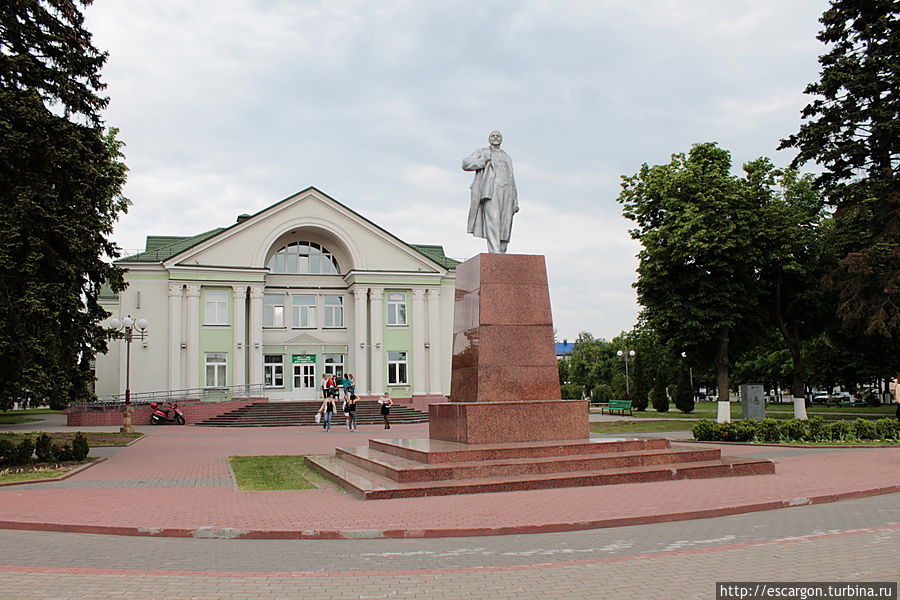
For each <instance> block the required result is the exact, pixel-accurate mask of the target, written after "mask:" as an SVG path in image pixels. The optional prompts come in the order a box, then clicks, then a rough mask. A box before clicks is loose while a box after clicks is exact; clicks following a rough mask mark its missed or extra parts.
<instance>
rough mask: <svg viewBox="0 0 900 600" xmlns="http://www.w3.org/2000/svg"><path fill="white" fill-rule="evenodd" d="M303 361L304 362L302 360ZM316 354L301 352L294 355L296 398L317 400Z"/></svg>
mask: <svg viewBox="0 0 900 600" xmlns="http://www.w3.org/2000/svg"><path fill="white" fill-rule="evenodd" d="M301 361H302V362H301ZM314 361H315V356H314V355H308V354H300V355H295V356H294V357H293V363H294V364H293V367H294V400H317V399H318V398H317V396H316V390H317V389H318V388H317V383H316V363H315V362H314Z"/></svg>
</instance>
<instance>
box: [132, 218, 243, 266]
mask: <svg viewBox="0 0 900 600" xmlns="http://www.w3.org/2000/svg"><path fill="white" fill-rule="evenodd" d="M225 229H226V228H225V227H216V228H215V229H210V230H209V231H206V232H203V233H201V234H199V235H195V236H192V237H178V236H164V235H151V236H147V249H146V250H145V251H144V252H141V253H140V254H133V255H131V256H126V257H125V258H120V259H119V260H117V261H116V262H117V263H158V262H163V261H165V260H168V259H170V258H172V257H173V256H175V255H176V254H180V253H182V252H184V251H185V250H187V249H188V248H191V247H193V246H196V245H197V244H199V243H200V242H202V241H204V240H208V239H209V238H211V237H213V236H215V235H218V234H219V233H221V232H223V231H225ZM164 241H168V243H163V242H164Z"/></svg>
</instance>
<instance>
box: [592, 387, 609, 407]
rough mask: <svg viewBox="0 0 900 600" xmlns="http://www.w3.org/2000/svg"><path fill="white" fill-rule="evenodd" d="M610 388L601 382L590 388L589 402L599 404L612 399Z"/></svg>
mask: <svg viewBox="0 0 900 600" xmlns="http://www.w3.org/2000/svg"><path fill="white" fill-rule="evenodd" d="M612 396H613V393H612V388H611V387H610V386H608V385H606V384H605V383H604V384H601V385H598V386H597V387H595V388H594V389H592V390H591V404H600V403H601V402H609V401H610V400H612Z"/></svg>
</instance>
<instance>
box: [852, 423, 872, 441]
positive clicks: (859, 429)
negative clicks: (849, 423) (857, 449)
mask: <svg viewBox="0 0 900 600" xmlns="http://www.w3.org/2000/svg"><path fill="white" fill-rule="evenodd" d="M853 432H854V434H856V437H857V438H858V439H861V440H874V439H877V438H878V429H877V428H876V427H875V423H873V422H872V421H869V420H868V419H862V418H857V419H856V421H854V422H853Z"/></svg>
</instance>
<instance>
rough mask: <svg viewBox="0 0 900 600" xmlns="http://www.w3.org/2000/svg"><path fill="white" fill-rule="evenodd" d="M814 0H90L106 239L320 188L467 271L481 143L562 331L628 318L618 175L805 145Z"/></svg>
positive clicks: (517, 238)
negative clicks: (111, 155) (723, 153)
mask: <svg viewBox="0 0 900 600" xmlns="http://www.w3.org/2000/svg"><path fill="white" fill-rule="evenodd" d="M826 7H827V3H826V2H825V0H727V1H724V0H582V1H577V0H571V1H567V0H522V1H513V0H509V1H499V0H498V1H491V0H480V1H470V0H452V1H451V0H429V1H427V2H426V1H421V0H377V1H375V0H369V1H364V0H359V1H351V0H347V1H344V0H321V1H320V0H315V1H314V0H214V1H213V0H190V1H189V2H184V1H183V0H127V1H113V0H97V1H96V3H95V4H94V5H92V6H90V7H88V8H87V10H86V11H85V14H86V17H87V27H88V29H89V30H90V31H91V32H92V33H93V34H94V44H95V46H97V47H98V48H99V49H101V50H105V51H108V52H109V61H108V62H107V64H106V67H105V69H104V71H103V76H104V80H105V81H106V83H107V84H108V85H109V87H108V89H107V94H108V95H109V96H110V98H111V101H110V105H109V108H108V110H107V111H106V122H107V124H108V125H110V126H114V127H118V128H119V129H120V130H121V133H120V138H121V139H122V140H123V141H124V142H125V143H126V144H127V146H126V148H125V154H126V162H127V164H128V167H129V168H130V175H129V180H128V184H127V185H126V188H125V195H126V196H127V197H128V198H129V199H130V200H131V201H132V203H133V205H132V207H131V209H130V212H129V214H127V215H125V216H123V217H122V218H121V220H120V222H119V224H118V226H117V228H116V231H115V234H114V236H113V237H114V239H115V241H116V242H118V243H119V245H120V246H121V247H123V248H125V249H128V250H136V249H142V248H143V247H144V242H145V238H146V236H147V235H194V234H197V233H200V232H203V231H207V230H209V229H212V228H214V227H224V226H228V225H230V224H231V223H233V222H234V220H235V217H236V216H237V215H238V214H240V213H255V212H257V211H259V210H262V209H263V208H266V207H267V206H270V205H272V204H275V203H276V202H278V201H280V200H282V199H284V198H286V197H288V196H290V195H292V194H294V193H295V192H297V191H300V190H302V189H304V188H306V187H308V186H315V187H317V188H319V189H320V190H322V191H323V192H325V193H326V194H328V195H330V196H332V197H333V198H335V199H336V200H338V201H339V202H341V203H343V204H345V205H347V206H348V207H350V208H351V209H353V210H355V211H357V212H359V213H360V214H362V215H363V216H365V217H366V218H368V219H369V220H371V221H373V222H375V223H377V224H378V225H380V226H381V227H383V228H384V229H386V230H388V231H390V232H392V233H393V234H395V235H397V236H398V237H399V238H400V239H402V240H404V241H406V242H409V243H430V244H441V245H443V247H444V249H445V251H446V253H447V255H448V256H452V257H454V258H457V259H460V260H464V259H466V258H469V257H471V256H473V255H474V254H476V253H478V252H483V251H485V247H486V246H485V243H484V240H480V239H475V238H473V237H472V236H470V235H468V234H466V232H465V224H466V214H467V211H468V205H469V190H468V187H469V184H470V183H471V179H472V176H471V173H466V172H463V171H462V170H461V168H460V162H461V160H462V158H463V157H464V156H466V155H468V154H469V153H470V152H471V151H472V150H474V149H475V148H478V147H482V146H485V145H486V144H487V136H488V133H489V132H490V131H491V130H492V129H499V130H500V131H502V132H503V136H504V142H503V148H504V149H505V150H506V151H507V152H508V153H509V154H510V156H511V157H512V159H513V164H514V167H515V173H516V183H517V186H518V190H519V203H520V206H521V211H520V212H519V213H518V215H517V216H516V219H515V223H514V226H513V237H512V243H511V244H510V249H509V251H510V252H514V253H523V254H543V255H545V256H546V258H547V267H548V271H549V277H550V290H551V299H552V303H553V316H554V321H555V325H556V328H557V330H558V336H557V337H558V339H559V341H562V340H563V339H564V338H568V339H569V340H572V339H574V338H575V336H577V334H578V333H579V332H581V331H588V332H590V333H592V334H593V335H594V336H595V337H603V338H607V339H610V338H612V337H614V336H616V335H618V334H619V333H620V332H622V331H627V330H629V329H631V328H632V326H633V325H634V323H635V320H636V317H637V314H638V310H639V307H638V306H637V304H636V299H635V292H634V289H633V288H632V284H633V283H634V281H635V277H636V275H635V267H636V266H637V259H636V258H635V255H636V253H637V251H638V246H637V244H636V243H635V242H633V241H632V240H631V239H630V238H629V235H628V229H629V226H630V222H629V221H627V220H626V219H624V218H623V217H622V216H621V205H619V204H618V203H617V202H616V198H617V196H618V194H619V189H620V188H619V182H620V177H621V176H622V175H631V174H633V173H635V172H636V171H637V170H638V169H639V168H640V166H641V163H644V162H646V163H649V164H659V163H665V162H668V160H669V158H670V155H671V154H673V153H676V152H686V151H688V150H689V149H690V147H691V145H692V144H695V143H699V142H706V141H717V142H719V144H720V145H721V146H722V147H724V148H726V149H728V150H730V151H731V152H732V157H733V160H734V162H735V165H736V168H739V167H740V165H741V164H742V163H744V162H747V161H749V160H752V159H754V158H756V157H758V156H769V157H771V158H772V159H773V161H774V162H775V164H777V165H786V164H787V163H788V162H789V161H790V159H791V158H792V156H793V155H792V154H789V153H785V152H776V150H775V148H776V147H777V145H778V140H779V139H780V138H782V137H785V136H787V135H789V134H791V133H794V132H795V131H796V130H797V128H798V126H799V123H800V111H801V109H802V108H803V106H805V104H806V103H807V100H808V98H807V97H806V96H804V95H803V93H802V92H803V89H804V88H805V87H806V85H807V84H808V83H810V82H812V81H815V80H816V79H817V73H818V65H817V62H816V58H817V56H818V55H819V54H821V53H822V52H823V50H824V46H822V45H821V44H820V43H819V42H818V41H817V40H816V39H815V35H816V33H817V31H818V30H819V27H820V25H819V23H818V18H819V16H820V15H821V13H822V12H823V11H824V9H825V8H826Z"/></svg>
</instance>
